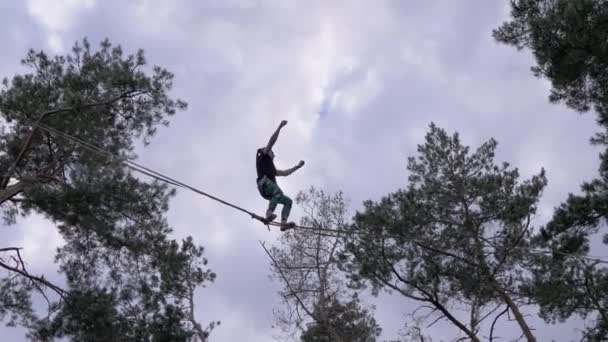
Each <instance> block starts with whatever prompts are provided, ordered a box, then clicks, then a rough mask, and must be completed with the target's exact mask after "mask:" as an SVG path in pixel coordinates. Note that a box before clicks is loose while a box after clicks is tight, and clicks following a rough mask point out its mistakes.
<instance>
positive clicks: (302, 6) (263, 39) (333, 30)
mask: <svg viewBox="0 0 608 342" xmlns="http://www.w3.org/2000/svg"><path fill="white" fill-rule="evenodd" d="M104 6H105V7H104ZM398 6H401V7H398ZM505 6H506V5H503V4H500V5H497V4H494V3H492V2H487V1H478V2H473V3H472V4H471V5H470V6H464V5H462V4H458V5H456V4H453V5H448V4H446V2H436V3H434V4H432V5H431V6H428V5H426V3H425V5H417V4H415V3H412V2H407V4H406V2H403V3H397V2H389V1H378V2H375V3H374V5H373V6H370V5H369V2H368V1H335V2H333V1H332V2H327V1H309V2H302V3H300V2H287V1H280V0H274V1H254V0H243V1H239V0H230V1H220V0H213V1H205V2H199V1H192V2H180V3H176V2H171V1H168V0H159V1H148V0H138V1H136V2H130V3H128V4H127V5H126V6H125V3H124V2H123V1H119V0H116V1H110V0H109V1H107V2H99V3H95V2H93V1H88V2H80V3H79V2H76V1H58V2H50V1H48V2H45V1H39V0H37V1H29V2H28V9H29V12H30V14H31V15H32V16H33V17H34V18H36V20H37V21H39V22H40V23H41V24H42V25H43V26H44V27H45V28H46V30H47V32H46V33H45V39H47V40H48V41H47V43H48V44H49V45H51V47H52V48H53V49H61V47H62V41H63V37H64V36H68V35H71V34H76V33H75V32H73V31H72V30H71V28H72V27H73V24H74V23H75V22H77V21H78V20H79V19H80V18H81V17H80V16H82V15H83V14H84V13H85V12H86V11H89V10H91V9H92V8H93V7H99V9H100V12H99V13H113V15H111V16H107V17H96V20H97V21H96V22H95V23H94V24H87V23H84V25H85V28H86V29H88V30H89V32H93V33H95V32H97V33H96V34H98V35H97V36H95V37H92V38H95V39H101V38H105V36H107V35H109V37H110V39H112V40H113V41H115V42H118V43H120V44H122V45H123V46H124V47H125V49H128V50H134V49H137V48H140V47H141V48H144V49H145V50H146V53H147V57H148V60H149V61H150V63H151V64H163V66H166V67H167V68H168V69H169V70H171V71H174V72H175V73H176V77H175V85H176V89H175V94H177V95H178V96H179V97H182V98H184V99H186V100H187V101H188V102H189V103H190V106H189V110H188V111H187V112H186V113H180V114H178V115H177V116H176V117H175V118H174V119H173V120H172V122H171V126H170V127H169V128H163V129H161V130H159V133H158V136H157V138H156V139H155V140H153V142H152V144H151V145H150V146H149V147H148V148H147V149H145V150H144V151H143V152H142V153H141V156H142V158H143V164H145V165H148V166H151V167H152V168H154V169H157V170H159V171H162V172H164V173H167V174H169V175H171V176H173V177H175V178H178V179H180V180H183V181H185V182H187V183H189V184H192V185H194V186H196V187H199V188H201V189H203V190H205V191H208V192H210V193H211V194H214V195H218V196H220V197H222V198H223V199H226V200H229V201H230V202H233V203H235V204H237V205H239V206H243V207H245V208H246V209H249V210H253V211H255V212H260V213H261V212H263V211H264V209H265V206H266V202H265V201H264V200H263V199H261V198H260V197H259V195H258V194H257V190H256V189H255V182H254V180H255V167H254V152H255V149H256V148H257V147H259V146H261V145H263V144H265V143H266V141H267V139H268V137H269V136H270V134H271V133H272V131H273V130H274V129H275V127H276V126H277V125H278V123H279V121H280V120H282V119H287V120H289V124H288V126H287V127H285V129H284V130H283V132H282V134H281V136H280V138H279V142H278V143H277V146H276V151H277V164H278V165H280V166H282V167H289V166H291V165H292V164H295V163H297V162H298V161H299V160H300V159H304V160H306V166H305V167H304V168H303V169H302V170H300V171H298V172H297V173H295V174H294V175H292V176H290V177H288V178H286V179H281V180H280V184H281V187H282V188H283V190H284V191H285V193H287V194H289V195H290V196H292V197H294V196H295V192H296V191H297V190H301V189H306V188H308V186H310V185H315V186H322V187H323V188H324V189H325V190H327V191H333V190H339V189H340V190H344V191H345V194H346V195H347V196H348V197H350V198H351V199H352V202H351V203H352V206H353V208H354V209H359V207H360V201H361V200H363V199H368V198H372V199H377V198H378V197H379V196H381V195H384V194H386V193H387V192H389V191H394V190H396V188H397V187H399V186H404V185H405V184H406V174H405V173H406V170H405V164H406V157H407V156H410V155H414V154H415V151H416V145H417V144H420V143H423V138H424V134H425V133H426V132H427V128H428V124H429V122H430V121H435V122H436V123H437V124H438V125H439V126H441V127H443V128H445V129H447V130H448V131H450V133H451V132H453V131H454V130H457V131H459V132H460V133H461V136H462V138H463V141H465V142H467V143H470V144H471V145H472V146H473V147H476V146H477V145H478V144H479V143H481V142H482V141H485V140H487V139H488V138H490V137H496V138H497V139H498V141H499V143H500V145H499V151H498V154H499V156H500V157H501V158H497V159H499V160H500V161H502V160H507V161H511V162H513V164H514V166H518V167H521V169H522V170H523V172H524V173H526V176H527V175H528V174H529V173H530V172H537V171H538V168H539V166H546V167H547V168H548V171H549V177H550V178H549V181H550V183H549V187H548V191H547V195H546V198H547V199H546V201H545V202H543V203H542V206H543V210H544V211H543V213H542V215H545V216H546V215H547V213H549V212H550V208H551V207H552V206H553V205H555V204H556V203H558V202H559V201H560V199H562V198H563V196H564V195H565V193H566V192H567V191H566V190H567V189H574V190H576V189H577V188H578V184H579V183H580V180H581V179H582V178H588V176H591V175H592V174H594V171H595V169H596V167H597V165H596V161H597V155H596V151H593V150H591V148H590V147H589V145H588V143H587V137H588V136H590V135H591V132H592V130H593V129H592V128H593V125H594V123H593V121H592V117H590V116H587V117H585V118H583V119H581V117H579V116H576V115H574V114H572V113H568V112H567V111H566V110H556V109H555V108H556V107H555V106H551V105H549V104H548V103H547V101H546V85H543V84H542V83H540V82H539V81H538V80H536V79H534V78H532V76H531V74H530V72H529V65H530V59H529V56H527V55H524V54H520V53H517V52H513V51H512V49H510V48H506V47H503V46H499V45H496V44H495V43H493V42H492V40H491V37H490V32H489V31H488V27H490V26H491V25H490V24H492V22H495V24H498V23H499V22H500V21H501V20H503V19H504V15H505V13H504V8H505ZM106 7H107V8H111V9H112V10H107V11H101V9H102V8H106ZM116 9H121V10H118V11H117V10H116ZM473 14H475V15H473ZM86 25H91V26H86ZM492 25H493V24H492ZM108 32H109V33H108ZM110 33H111V34H113V36H112V35H110ZM320 111H322V114H320ZM566 145H567V146H566ZM572 160H575V161H576V162H571V161H572ZM546 208H549V209H546ZM299 216H300V213H299V211H298V209H297V208H294V211H293V216H292V217H293V218H294V219H297V218H298V217H299ZM169 220H170V223H171V224H172V226H174V227H175V236H176V237H178V238H180V237H183V236H185V235H186V234H191V235H193V236H194V238H195V240H196V241H197V242H200V243H202V244H203V245H204V246H205V247H206V255H207V257H208V258H209V261H210V264H209V265H210V267H211V268H212V269H213V270H214V271H215V272H217V273H218V281H217V283H216V284H213V285H211V286H210V287H209V288H206V289H202V290H200V292H201V296H202V298H207V299H206V300H205V299H202V302H203V303H204V304H202V305H199V306H198V307H197V310H198V311H200V312H201V315H202V314H204V317H205V319H206V318H209V320H211V319H220V320H222V321H223V322H224V323H223V324H222V325H221V326H220V327H218V330H217V331H216V332H214V333H213V339H214V340H215V341H218V342H222V341H233V340H239V339H240V340H249V341H254V340H256V339H257V340H269V338H268V336H271V335H272V334H273V331H272V330H271V329H270V319H269V318H268V316H269V313H270V312H271V309H272V305H271V302H273V301H275V300H276V298H277V295H276V287H275V286H274V285H272V284H270V283H269V282H267V280H266V279H265V276H266V275H267V274H268V265H269V263H268V260H267V259H266V256H265V255H264V254H263V253H260V250H259V246H258V244H257V240H266V241H268V242H269V243H272V242H273V241H274V240H275V239H276V237H277V236H278V235H279V233H278V232H277V231H276V230H275V231H272V232H268V231H267V230H266V228H265V227H264V226H263V225H261V224H259V223H256V222H255V221H252V220H251V219H250V218H249V217H248V216H247V215H245V214H242V213H240V212H237V211H234V210H233V209H230V208H227V207H225V206H224V205H222V204H220V203H217V202H215V201H212V200H210V199H208V198H204V197H200V196H198V195H194V194H191V193H188V192H186V191H180V192H179V194H178V196H177V197H176V198H175V199H174V201H172V202H171V210H170V212H169ZM40 224H41V222H38V221H36V223H35V224H34V223H31V224H30V223H28V225H27V226H26V227H25V228H24V229H21V230H20V233H21V234H23V235H22V240H20V241H23V243H24V244H27V246H28V249H29V250H37V249H38V250H41V251H43V252H44V253H51V252H52V251H51V250H50V248H48V247H47V246H46V245H44V243H43V242H44V241H46V239H48V240H50V241H56V240H55V239H56V236H54V235H52V233H50V232H49V231H55V230H53V229H39V228H40ZM45 234H46V235H45ZM50 245H54V242H53V243H51V244H50ZM32 257H33V258H34V260H36V261H35V262H36V263H38V262H40V263H42V262H43V261H42V260H43V258H38V259H36V258H37V257H36V256H35V255H32ZM45 258H46V257H45ZM391 301H392V302H395V300H394V297H393V298H392V299H391V298H388V299H387V298H385V300H384V301H383V303H388V302H391ZM207 302H211V305H209V306H207V305H206V304H207ZM398 304H399V305H395V307H391V306H390V305H382V306H379V307H378V310H377V311H378V316H379V317H382V319H383V321H382V322H381V323H382V324H383V326H385V327H387V328H386V329H385V336H383V337H385V338H387V339H388V338H390V337H392V336H395V335H396V330H397V329H398V328H399V327H401V326H402V322H403V317H404V314H406V313H407V311H408V310H410V309H411V308H410V307H409V306H407V305H402V303H401V302H400V301H398ZM412 308H413V307H412ZM395 317H397V318H395ZM240 327H242V328H240ZM536 327H537V329H538V330H542V329H545V328H544V326H543V325H542V323H541V324H538V325H536ZM437 330H438V331H437V332H433V335H434V337H441V336H450V334H452V335H453V332H454V331H455V330H453V329H451V328H447V327H443V326H441V328H437ZM546 330H547V331H549V330H553V329H552V328H549V329H546ZM567 333H571V331H567V332H566V333H565V334H567ZM565 334H564V336H565ZM254 336H256V337H254ZM260 336H264V337H260ZM515 337H516V336H515Z"/></svg>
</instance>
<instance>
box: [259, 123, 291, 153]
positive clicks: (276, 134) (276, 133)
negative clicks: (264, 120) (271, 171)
mask: <svg viewBox="0 0 608 342" xmlns="http://www.w3.org/2000/svg"><path fill="white" fill-rule="evenodd" d="M285 125H287V120H283V121H281V123H280V124H279V127H278V128H277V130H276V131H274V133H273V134H272V136H270V140H268V144H267V145H266V147H264V153H268V152H269V151H270V150H272V147H273V146H274V144H275V143H276V142H277V139H278V138H279V132H280V131H281V128H283V126H285Z"/></svg>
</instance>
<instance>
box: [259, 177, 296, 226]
mask: <svg viewBox="0 0 608 342" xmlns="http://www.w3.org/2000/svg"><path fill="white" fill-rule="evenodd" d="M258 190H259V191H260V194H261V195H262V196H263V197H264V198H265V199H267V200H268V201H269V203H268V211H269V212H271V213H274V211H275V209H276V208H277V205H278V204H279V203H280V204H282V205H283V210H281V221H284V222H285V221H287V218H288V217H289V213H290V212H291V204H292V200H291V198H289V197H287V196H285V194H284V193H283V191H282V190H281V188H279V186H278V185H277V183H275V182H273V181H271V180H270V179H268V178H266V177H262V179H260V180H259V181H258Z"/></svg>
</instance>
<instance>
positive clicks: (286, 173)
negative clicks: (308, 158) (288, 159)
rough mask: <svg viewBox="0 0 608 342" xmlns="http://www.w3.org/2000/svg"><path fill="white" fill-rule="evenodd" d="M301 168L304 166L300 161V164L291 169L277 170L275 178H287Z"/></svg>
mask: <svg viewBox="0 0 608 342" xmlns="http://www.w3.org/2000/svg"><path fill="white" fill-rule="evenodd" d="M302 166H304V161H303V160H300V162H299V163H298V165H296V166H294V167H292V168H291V169H287V170H277V176H289V175H290V174H292V173H294V172H295V171H296V170H298V169H299V168H301V167H302Z"/></svg>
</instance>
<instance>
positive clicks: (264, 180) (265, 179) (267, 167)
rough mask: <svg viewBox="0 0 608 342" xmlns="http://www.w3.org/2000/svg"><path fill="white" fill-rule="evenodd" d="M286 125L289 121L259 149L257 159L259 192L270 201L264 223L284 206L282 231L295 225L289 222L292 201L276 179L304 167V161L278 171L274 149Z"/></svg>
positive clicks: (281, 125) (284, 122)
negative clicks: (278, 208) (277, 209)
mask: <svg viewBox="0 0 608 342" xmlns="http://www.w3.org/2000/svg"><path fill="white" fill-rule="evenodd" d="M285 125H287V121H285V120H283V121H281V124H280V125H279V127H278V128H277V130H276V131H275V132H274V133H273V134H272V136H271V137H270V140H269V141H268V144H267V145H266V146H265V147H262V148H259V149H258V151H257V155H256V159H255V166H256V170H257V173H258V178H257V185H258V191H259V192H260V195H262V197H263V198H264V199H266V200H268V201H269V203H268V210H267V211H266V217H265V222H264V223H266V224H268V223H269V222H271V221H273V220H274V219H275V218H276V217H277V215H276V214H274V210H275V209H276V207H277V204H279V203H280V204H282V205H283V209H282V210H281V231H285V230H287V229H290V228H293V227H295V223H294V222H287V219H288V218H289V213H290V211H291V204H292V200H291V198H289V197H287V196H285V194H284V193H283V191H282V190H281V188H279V186H278V185H277V180H276V177H277V176H289V175H291V174H292V173H294V172H295V171H296V170H298V169H299V168H301V167H302V166H304V161H303V160H301V161H300V162H299V163H298V165H296V166H294V167H292V168H291V169H287V170H277V169H276V167H275V166H274V152H273V151H272V147H273V146H274V144H275V143H276V142H277V138H278V137H279V132H280V131H281V128H283V126H285Z"/></svg>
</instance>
